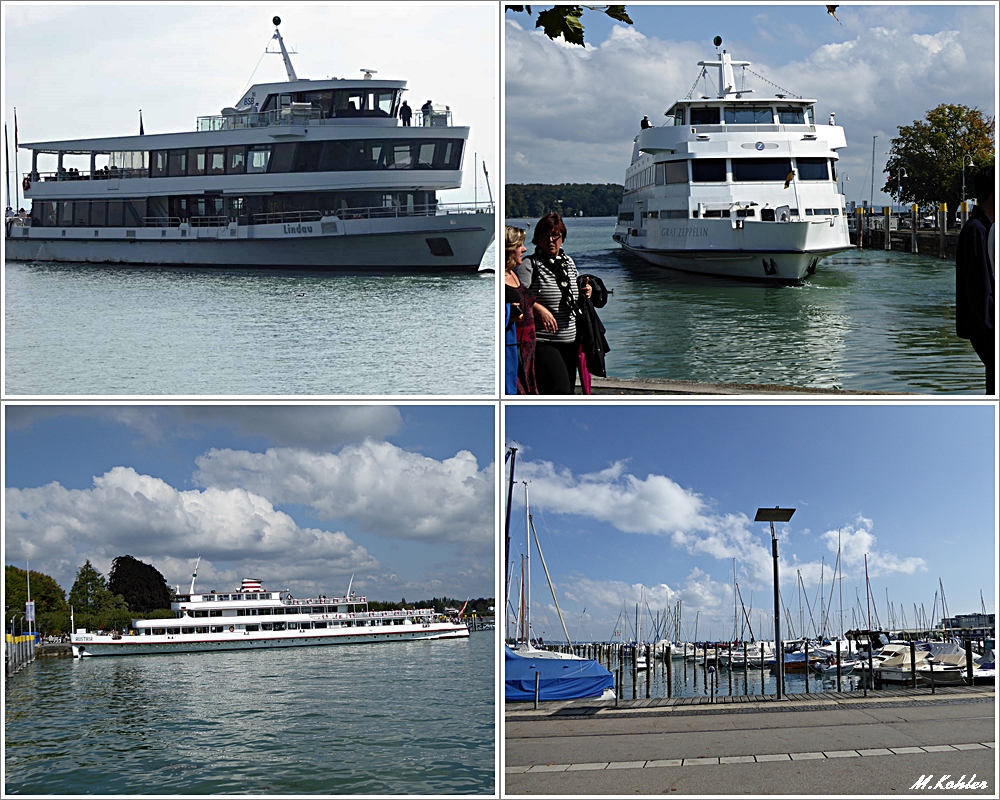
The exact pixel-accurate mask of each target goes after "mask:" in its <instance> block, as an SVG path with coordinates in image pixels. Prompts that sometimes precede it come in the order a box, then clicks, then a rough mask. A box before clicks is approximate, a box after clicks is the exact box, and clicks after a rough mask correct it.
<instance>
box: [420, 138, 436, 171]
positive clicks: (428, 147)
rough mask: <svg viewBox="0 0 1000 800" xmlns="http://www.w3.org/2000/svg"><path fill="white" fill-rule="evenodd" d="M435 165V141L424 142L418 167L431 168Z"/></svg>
mask: <svg viewBox="0 0 1000 800" xmlns="http://www.w3.org/2000/svg"><path fill="white" fill-rule="evenodd" d="M433 166H434V143H433V142H422V143H421V144H420V153H419V155H418V156H417V169H431V168H432V167H433Z"/></svg>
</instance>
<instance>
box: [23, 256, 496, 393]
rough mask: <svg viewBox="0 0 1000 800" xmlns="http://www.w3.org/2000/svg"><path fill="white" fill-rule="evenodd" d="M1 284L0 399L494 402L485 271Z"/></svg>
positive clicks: (139, 270) (221, 273) (492, 296)
mask: <svg viewBox="0 0 1000 800" xmlns="http://www.w3.org/2000/svg"><path fill="white" fill-rule="evenodd" d="M481 266H482V268H484V269H485V268H489V269H493V267H494V251H493V247H492V246H491V247H490V248H489V249H488V250H487V252H486V255H485V257H484V259H483V263H482V265H481ZM4 274H5V300H6V315H5V319H4V326H5V334H6V351H5V352H6V365H7V366H6V388H5V394H13V395H42V394H87V395H94V394H97V395H117V394H124V395H159V394H168V395H218V394H226V395H317V394H390V395H398V394H434V395H483V394H487V395H490V396H494V395H495V394H496V371H495V364H496V333H495V321H496V318H497V314H496V310H495V309H496V293H495V289H496V276H495V275H494V274H493V273H492V272H485V271H483V272H480V273H479V274H478V275H475V274H473V275H452V274H432V275H414V276H399V275H340V274H334V273H315V272H314V273H285V272H261V271H256V270H230V269H211V270H193V269H181V268H149V267H134V268H130V267H119V266H115V267H104V266H94V265H86V264H54V263H44V262H41V263H31V264H28V263H7V264H5V266H4Z"/></svg>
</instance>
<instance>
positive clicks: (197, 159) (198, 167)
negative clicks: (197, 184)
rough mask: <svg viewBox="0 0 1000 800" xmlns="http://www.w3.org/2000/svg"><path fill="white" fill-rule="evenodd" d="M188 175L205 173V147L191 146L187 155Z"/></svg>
mask: <svg viewBox="0 0 1000 800" xmlns="http://www.w3.org/2000/svg"><path fill="white" fill-rule="evenodd" d="M187 162H188V163H187V166H188V175H204V174H205V148H204V147H192V148H191V149H190V150H188V156H187Z"/></svg>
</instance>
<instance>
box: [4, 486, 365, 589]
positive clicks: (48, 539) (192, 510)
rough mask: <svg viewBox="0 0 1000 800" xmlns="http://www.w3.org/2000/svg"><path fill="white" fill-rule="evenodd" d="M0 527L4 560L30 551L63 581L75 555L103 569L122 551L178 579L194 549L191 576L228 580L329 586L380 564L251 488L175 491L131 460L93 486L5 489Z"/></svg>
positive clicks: (183, 578) (183, 577)
mask: <svg viewBox="0 0 1000 800" xmlns="http://www.w3.org/2000/svg"><path fill="white" fill-rule="evenodd" d="M5 529H6V530H5V551H6V552H5V555H6V557H7V558H8V560H10V559H13V558H15V557H17V558H19V559H25V558H27V559H30V561H31V567H32V569H38V570H40V571H42V572H46V573H48V574H51V575H52V576H53V577H54V578H55V579H56V580H57V581H58V582H59V583H60V585H62V586H63V587H64V588H67V589H68V588H69V586H70V585H71V584H72V582H73V580H74V578H75V572H76V569H78V568H79V566H80V564H82V563H83V561H84V559H87V558H89V559H90V560H91V562H92V563H93V564H94V565H95V566H96V567H97V568H98V569H99V570H101V571H102V572H106V571H107V570H108V568H109V567H110V564H111V560H112V559H113V558H114V557H115V556H118V555H123V554H125V553H128V554H129V555H132V556H134V557H136V558H138V559H140V560H143V561H147V562H151V561H152V562H155V564H156V565H158V568H159V569H160V571H161V572H163V574H164V577H166V578H167V580H168V582H170V583H178V582H180V583H183V584H185V585H186V584H187V576H188V575H189V574H190V573H189V571H190V569H191V563H192V561H193V559H194V557H195V556H196V555H197V554H198V553H201V554H202V556H204V559H203V561H202V569H201V571H200V573H199V576H200V578H203V579H205V580H208V581H212V580H215V579H218V580H225V581H227V582H228V583H230V584H232V585H236V584H238V581H239V579H240V578H242V577H246V576H247V575H252V576H255V577H260V578H263V579H265V580H269V581H271V582H272V585H273V584H274V582H276V581H282V580H286V579H289V578H292V576H295V578H296V583H297V585H298V584H301V585H303V586H307V585H311V584H312V583H314V582H315V583H317V584H318V585H319V586H320V587H322V588H324V589H329V588H332V587H330V586H329V584H328V583H326V584H324V583H323V581H324V580H327V581H328V580H329V579H330V578H331V577H336V576H345V575H350V574H351V573H352V572H354V571H360V570H377V569H379V568H380V565H379V563H378V561H377V560H376V559H374V558H373V557H372V556H371V555H370V554H369V553H368V552H367V550H365V548H364V547H361V546H359V545H357V544H356V543H355V542H354V541H352V540H351V539H350V538H349V537H348V536H347V535H346V534H344V533H341V532H330V531H325V530H319V529H316V528H304V527H300V526H299V525H297V524H296V523H295V521H294V520H293V519H292V518H291V517H290V516H288V515H287V514H285V513H283V512H281V511H278V510H276V509H275V508H274V506H273V505H272V503H271V502H270V501H269V500H267V499H265V498H264V497H263V496H261V495H260V494H257V493H254V492H250V491H246V490H244V489H239V488H228V489H220V488H216V487H210V488H206V489H204V490H188V491H179V490H177V489H175V488H174V487H172V486H170V485H169V484H167V483H166V482H165V481H163V480H160V479H159V478H154V477H151V476H149V475H140V474H139V473H137V472H136V471H135V470H134V469H132V468H130V467H115V468H114V469H111V470H110V471H108V472H107V473H105V474H104V475H101V476H97V477H95V478H94V488H92V489H82V490H78V489H72V490H71V489H66V488H64V487H63V486H61V485H60V484H58V483H56V482H53V483H49V484H47V485H45V486H41V487H38V488H30V489H17V488H7V489H6V516H5ZM216 565H219V566H216ZM338 588H339V587H338Z"/></svg>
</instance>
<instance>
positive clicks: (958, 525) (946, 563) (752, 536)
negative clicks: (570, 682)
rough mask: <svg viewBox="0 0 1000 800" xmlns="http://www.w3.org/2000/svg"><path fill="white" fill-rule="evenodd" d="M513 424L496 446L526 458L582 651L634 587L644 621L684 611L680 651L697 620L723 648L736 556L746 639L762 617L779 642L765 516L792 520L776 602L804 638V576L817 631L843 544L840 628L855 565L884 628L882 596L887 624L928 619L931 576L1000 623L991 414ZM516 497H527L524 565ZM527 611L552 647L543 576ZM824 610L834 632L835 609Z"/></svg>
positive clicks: (952, 408) (524, 472)
mask: <svg viewBox="0 0 1000 800" xmlns="http://www.w3.org/2000/svg"><path fill="white" fill-rule="evenodd" d="M505 415H506V423H505V425H506V427H505V433H504V436H505V440H506V441H507V443H512V442H517V443H519V445H520V449H519V452H518V454H517V473H516V477H517V479H518V480H521V479H525V478H526V479H527V480H528V481H529V496H530V501H531V508H532V515H533V518H534V521H535V527H536V529H537V530H538V534H539V536H540V537H541V540H542V547H543V550H544V551H545V558H546V561H547V564H548V567H549V570H550V572H551V573H552V577H553V581H554V582H555V584H556V590H557V593H558V594H559V602H560V605H561V606H562V608H563V611H564V614H565V615H566V618H567V625H568V627H569V630H570V635H571V636H573V637H574V638H578V637H579V638H590V637H594V638H597V639H601V640H603V639H607V638H608V637H610V636H611V634H612V632H613V630H614V627H615V622H616V620H617V617H618V614H619V612H620V611H621V609H622V604H623V601H624V602H625V603H626V604H627V607H628V608H629V609H631V610H630V615H634V604H635V603H636V602H638V600H639V598H640V590H641V589H642V591H643V592H644V594H645V596H646V598H647V602H649V605H650V608H651V609H652V610H653V611H654V612H655V611H656V610H662V609H663V608H664V606H673V605H674V604H675V603H676V601H677V600H678V599H681V600H682V601H683V620H684V625H685V628H687V627H688V626H690V628H691V630H690V631H689V635H693V626H694V621H695V616H696V614H698V615H699V638H703V637H704V636H713V637H718V638H725V637H726V636H728V635H729V634H730V633H731V632H732V628H733V623H732V620H733V590H732V584H733V562H732V559H733V557H736V559H737V564H736V567H737V581H738V583H739V585H740V593H741V595H742V597H743V600H744V603H745V604H746V605H747V606H749V605H750V593H751V591H752V592H753V607H754V611H753V614H752V615H751V622H752V624H753V625H755V626H756V625H758V624H759V623H760V620H761V616H763V620H764V625H765V626H771V625H772V623H771V622H768V620H769V619H771V617H770V615H771V613H772V601H771V596H772V595H771V592H772V591H773V590H772V578H771V553H770V543H769V539H770V534H769V531H768V527H767V525H766V524H763V523H754V522H753V521H752V520H753V517H754V514H755V512H756V510H757V508H759V507H762V506H775V505H781V506H782V507H790V508H795V509H796V512H795V514H794V516H793V517H792V519H791V521H790V523H788V524H787V525H779V526H777V528H778V530H779V531H780V535H779V538H780V542H779V552H780V558H781V562H780V566H781V576H782V578H781V581H782V584H781V585H782V587H783V588H782V594H783V598H784V602H785V604H786V606H788V608H789V611H790V613H791V614H792V617H793V621H794V622H795V623H796V624H798V608H799V605H798V590H797V571H798V572H800V573H801V575H802V580H803V585H804V587H805V589H806V596H808V597H809V602H810V603H812V604H813V605H815V606H816V608H817V611H816V615H815V616H816V618H817V620H818V618H819V612H818V604H819V601H818V593H817V589H818V587H819V584H820V580H821V570H822V571H823V572H824V573H825V574H824V575H823V578H824V583H825V592H826V595H827V596H828V597H829V596H830V592H831V587H832V581H831V579H832V572H833V567H834V564H835V562H836V558H837V532H838V529H839V530H840V531H841V542H842V551H841V552H842V559H843V563H844V581H843V584H842V585H843V594H844V608H845V619H846V624H847V626H848V627H849V626H850V622H851V616H850V608H849V606H853V607H855V608H856V602H855V587H857V591H858V593H859V595H860V597H861V600H862V602H866V601H865V584H864V560H863V559H864V554H865V553H868V566H869V574H870V578H871V585H872V591H873V595H874V600H875V601H876V604H877V608H878V613H879V616H880V619H882V620H885V617H886V614H885V599H886V590H888V593H889V598H890V601H891V602H892V603H893V604H894V606H895V612H896V616H897V620H898V619H899V617H900V614H899V605H900V604H903V607H904V610H905V613H906V618H907V620H908V621H911V620H912V619H913V604H914V603H916V604H917V606H918V607H919V606H920V605H921V604H923V605H924V607H925V609H926V612H927V614H928V615H929V614H930V613H931V608H932V605H933V602H934V595H935V592H936V591H937V590H938V578H940V579H941V580H942V581H943V583H944V590H945V596H946V598H947V601H948V610H949V612H950V613H951V614H956V613H968V612H975V611H978V610H979V609H980V598H979V592H980V590H982V592H983V597H984V598H985V602H986V608H987V610H988V611H990V612H993V611H994V610H995V600H994V597H995V581H996V574H995V565H996V552H995V544H994V537H995V531H996V520H995V506H996V484H995V477H996V474H995V466H994V465H995V452H996V450H995V442H996V419H995V417H996V409H995V408H994V407H992V406H989V405H967V404H962V405H958V404H948V405H941V404H938V405H923V404H909V405H906V406H902V405H854V404H844V403H841V404H837V405H819V404H811V405H713V406H704V405H702V406H698V405H670V406H662V405H661V406H649V405H631V406H613V407H612V406H603V407H602V406H598V407H591V406H587V407H584V406H579V405H577V406H534V407H525V406H521V405H518V406H514V405H508V406H507V407H506V411H505ZM521 498H523V488H522V487H520V485H519V486H518V488H517V491H516V492H515V502H514V504H513V514H512V520H513V521H512V525H511V528H512V545H511V547H512V554H515V555H512V560H513V561H514V562H515V563H516V564H518V565H519V563H520V562H519V560H518V559H519V556H518V555H516V554H519V553H522V552H523V551H524V545H523V541H524V523H523V500H522V499H521ZM821 559H825V568H823V567H821ZM517 569H519V566H518V568H517ZM532 598H533V602H532V613H533V615H534V620H535V623H534V625H535V628H536V631H535V632H536V633H539V634H542V635H544V636H545V637H546V638H550V639H554V638H561V637H560V636H559V635H558V631H559V625H558V620H557V618H556V616H555V613H554V610H553V609H552V608H551V597H550V595H549V593H548V589H547V588H546V584H545V580H544V575H543V574H542V572H541V570H540V568H539V565H538V562H537V560H536V561H535V562H533V566H532ZM833 602H834V607H833V608H834V611H835V613H836V615H837V620H836V623H837V627H839V594H834V595H833ZM584 609H586V613H585V614H584ZM699 612H700V613H699ZM866 613H867V612H866ZM630 618H631V617H630ZM911 624H912V623H911ZM543 631H544V633H543ZM764 633H765V634H766V630H765V631H764ZM755 634H757V638H762V637H761V634H760V633H758V632H757V631H756V630H755Z"/></svg>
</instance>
